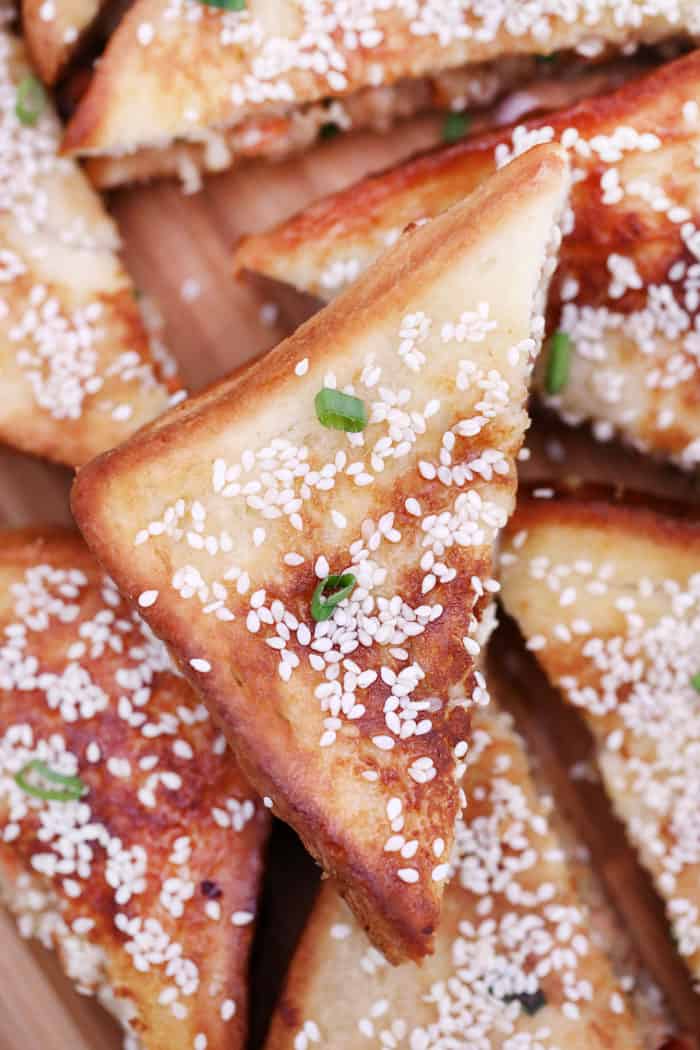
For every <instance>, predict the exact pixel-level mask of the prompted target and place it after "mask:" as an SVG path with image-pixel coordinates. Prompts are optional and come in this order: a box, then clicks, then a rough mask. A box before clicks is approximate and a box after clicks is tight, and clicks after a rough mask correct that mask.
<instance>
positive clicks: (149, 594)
mask: <svg viewBox="0 0 700 1050" xmlns="http://www.w3.org/2000/svg"><path fill="white" fill-rule="evenodd" d="M157 601H158V591H141V594H139V597H138V603H139V605H140V606H141V608H142V609H150V607H151V606H152V605H155V603H156V602H157Z"/></svg>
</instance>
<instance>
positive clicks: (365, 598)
mask: <svg viewBox="0 0 700 1050" xmlns="http://www.w3.org/2000/svg"><path fill="white" fill-rule="evenodd" d="M521 180H524V182H521ZM501 184H502V185H503V186H505V187H510V188H512V190H513V192H517V194H518V199H519V201H520V200H521V199H522V210H519V209H517V208H515V207H512V208H511V209H506V211H505V212H504V211H503V209H502V208H501V197H500V192H501V190H500V189H499V186H500V185H501ZM523 184H524V188H522V187H523ZM516 187H517V190H516ZM567 191H568V173H567V170H566V165H565V163H564V161H563V158H562V154H561V152H560V151H558V150H550V149H549V148H544V149H543V150H542V151H541V152H540V153H539V154H529V155H528V156H527V158H523V159H522V160H520V159H519V160H518V161H516V162H515V164H514V165H513V166H512V167H509V168H507V169H506V170H505V171H504V172H503V173H500V174H499V175H498V176H497V177H496V180H495V182H494V188H493V189H489V191H488V192H487V193H486V194H485V196H484V198H483V200H482V202H481V204H480V205H479V204H477V203H474V202H472V201H465V202H464V203H463V204H462V205H459V206H458V207H457V208H456V209H455V210H454V212H453V213H452V214H451V215H446V216H444V217H443V218H441V219H438V220H436V221H435V222H434V223H431V224H430V225H429V226H425V227H420V228H418V229H416V230H415V231H414V233H413V235H412V239H411V246H410V251H411V253H412V254H411V263H410V265H408V266H407V264H406V260H405V259H404V258H403V255H404V246H403V245H397V247H396V252H397V262H396V266H397V267H399V268H400V269H402V270H404V271H406V272H409V273H410V272H411V271H412V270H413V269H415V271H416V277H415V279H414V278H413V276H407V277H406V278H405V279H404V281H403V284H402V285H400V287H399V290H398V293H397V294H396V295H394V294H392V293H390V287H391V286H392V284H393V282H389V281H388V280H386V279H385V273H384V271H380V273H379V274H378V276H371V277H369V278H368V280H367V287H366V288H365V289H364V294H365V295H366V301H365V300H364V299H363V303H364V306H363V311H362V320H361V322H360V321H359V314H357V313H356V311H355V309H354V308H352V309H351V308H350V306H348V309H347V312H344V311H343V304H342V303H341V302H340V301H339V302H338V303H337V304H335V305H334V306H332V307H330V308H329V310H328V311H326V313H325V314H323V315H317V317H316V318H313V319H312V320H311V321H310V322H309V323H308V324H307V325H306V326H304V327H303V328H302V329H300V330H299V332H297V333H296V334H295V335H294V336H292V337H290V339H289V340H287V341H286V342H285V343H283V344H281V345H280V346H279V347H277V349H276V350H275V351H273V353H272V355H271V357H270V358H268V359H267V360H266V361H265V362H264V363H262V364H260V365H257V366H254V368H253V369H252V370H250V371H248V372H247V373H246V374H245V375H244V376H243V377H241V378H236V377H234V378H233V379H230V380H228V381H225V382H224V383H223V384H222V385H221V386H220V387H219V389H218V391H216V394H215V396H214V397H213V398H208V397H207V398H206V399H205V400H204V401H202V402H200V403H197V402H191V403H190V404H189V405H186V406H183V408H182V410H181V413H182V418H183V421H185V420H187V422H185V427H186V431H183V430H181V429H180V427H179V423H178V415H179V412H178V410H176V411H175V413H174V414H173V415H172V416H171V417H170V418H169V419H166V420H165V422H164V423H162V424H161V425H159V426H158V427H156V428H154V429H153V430H152V431H151V433H150V434H148V433H147V434H145V435H144V437H145V441H146V444H145V446H142V450H141V451H139V450H138V445H139V442H137V443H136V444H135V445H134V446H132V448H131V449H130V448H129V447H128V446H127V447H125V448H124V449H123V451H119V450H118V451H117V452H116V453H114V454H112V455H110V456H109V457H108V458H107V459H106V460H105V461H104V462H105V466H106V468H107V469H106V471H105V473H104V474H102V473H101V472H100V465H99V464H97V465H95V467H88V468H87V470H84V471H82V472H81V475H80V477H79V479H78V482H77V485H76V488H75V490H74V499H73V508H74V512H75V514H76V516H77V519H78V521H79V522H80V523H81V525H82V526H83V528H84V530H85V532H86V535H87V537H88V541H89V542H90V543H91V544H92V545H93V548H94V549H95V550H98V551H99V552H100V558H101V559H105V563H106V564H107V565H108V566H109V568H110V570H111V571H112V572H113V573H114V574H115V576H116V578H117V580H118V581H119V583H120V585H121V586H122V587H123V588H124V589H125V590H126V591H127V593H129V594H130V595H131V596H132V597H133V599H134V600H135V601H137V602H138V604H139V605H140V608H141V610H142V612H143V615H144V616H145V618H146V619H147V620H148V621H149V623H150V624H151V626H152V627H153V629H154V630H155V631H156V632H157V633H158V634H159V635H160V636H161V637H163V638H164V639H165V640H166V642H167V643H168V644H170V645H171V646H172V647H173V649H174V651H175V652H176V653H177V656H178V659H179V661H180V664H181V666H182V667H183V668H184V670H185V672H186V674H187V675H188V677H190V679H191V680H192V682H193V684H194V685H195V688H196V689H197V690H198V691H199V692H200V694H201V695H202V696H203V698H204V699H205V700H206V701H207V703H209V704H210V705H211V707H212V709H213V710H214V711H215V712H217V713H218V714H219V716H220V717H221V718H222V720H223V722H224V724H225V725H229V726H231V729H232V731H231V735H230V739H231V742H232V744H233V746H234V748H236V747H237V748H239V749H240V752H241V753H242V754H243V755H245V756H246V772H247V773H248V774H249V776H250V777H251V780H252V782H253V784H254V786H255V787H256V788H257V790H258V791H259V792H260V794H261V795H263V796H264V797H265V798H266V800H267V801H266V805H268V807H269V808H271V809H272V810H273V812H274V813H275V814H276V815H277V816H280V817H282V819H284V820H287V821H288V822H289V823H291V824H292V826H294V827H296V828H297V830H299V831H300V834H301V835H302V838H303V839H304V841H305V843H306V844H307V846H308V847H309V848H310V849H311V851H312V853H313V854H314V855H315V856H316V858H317V859H318V860H319V861H320V862H321V864H322V865H323V866H324V867H325V869H326V870H327V871H328V872H329V873H331V874H333V875H335V876H336V877H337V878H339V879H340V880H341V883H342V880H346V881H345V883H342V884H343V889H345V890H346V892H347V893H348V895H349V897H350V898H351V899H352V895H353V894H356V893H361V894H363V898H362V899H363V901H364V900H366V901H367V902H368V903H367V904H364V905H363V906H362V907H361V906H357V911H360V912H361V911H362V910H363V908H364V912H365V921H368V922H369V923H370V924H371V923H372V922H375V923H377V922H378V921H379V919H378V918H377V917H378V916H379V917H381V922H382V923H385V924H386V930H387V932H384V931H383V928H382V927H377V926H375V927H374V929H375V931H377V930H378V931H379V932H375V933H374V936H375V940H376V941H377V942H379V943H381V944H382V947H383V948H384V950H385V951H386V952H387V954H391V953H392V950H393V954H394V957H395V958H396V959H397V960H398V959H400V958H402V957H405V956H407V955H408V956H413V957H418V956H420V955H423V954H425V953H426V952H427V951H429V941H430V940H431V938H432V932H433V928H434V926H435V925H436V923H437V916H438V913H439V902H440V899H441V897H442V889H443V885H442V884H443V883H444V881H445V880H446V878H447V876H448V874H449V866H448V857H449V851H450V847H451V842H452V838H453V835H454V822H455V818H456V815H457V813H458V811H459V808H460V806H461V804H462V795H461V792H460V789H459V779H460V776H461V773H462V768H463V759H464V756H465V754H466V751H467V746H468V737H469V712H470V709H471V708H473V707H479V706H481V705H483V704H485V703H486V702H487V700H488V693H487V689H486V682H485V679H484V676H483V674H482V671H481V669H480V658H481V653H482V647H483V644H484V641H485V639H486V638H487V637H488V635H489V633H490V630H491V628H492V626H493V622H494V617H493V610H492V606H493V600H494V596H495V594H496V593H497V592H498V583H497V582H496V580H495V579H494V578H493V571H492V567H493V559H494V548H495V545H496V543H497V538H498V534H499V532H500V530H501V529H502V528H503V526H504V524H505V522H506V520H507V518H508V516H509V514H510V512H511V510H512V507H513V503H514V497H515V485H516V470H515V462H516V457H517V455H518V453H519V450H520V448H521V445H522V440H523V436H524V432H525V429H526V427H527V422H528V420H527V413H526V411H525V402H526V397H527V387H528V381H529V378H530V376H531V374H532V368H533V362H534V358H535V356H536V353H537V350H538V347H539V343H540V340H541V336H542V332H543V328H544V319H543V317H542V314H541V310H542V308H543V304H544V301H545V295H546V289H547V285H548V283H549V280H550V278H551V275H552V273H553V272H554V269H555V265H556V253H557V250H558V246H559V243H560V239H561V234H560V231H559V226H558V222H559V219H560V217H561V215H562V213H563V211H564V208H565V202H566V198H567ZM503 192H505V194H506V196H505V199H506V200H508V199H509V197H508V192H509V191H505V190H504V191H503ZM497 201H498V203H497ZM477 207H478V208H479V214H480V216H483V215H487V216H489V227H490V229H491V231H492V233H491V236H490V237H486V236H485V237H484V240H483V242H482V241H481V240H480V239H479V238H477V240H476V242H475V243H474V244H471V243H469V241H468V240H466V239H465V237H464V230H466V229H469V230H471V229H472V225H471V222H472V219H473V214H472V210H473V209H474V208H477ZM511 233H512V236H513V237H514V238H516V239H518V242H519V243H522V245H523V258H527V260H528V262H527V264H526V265H524V266H523V267H521V268H520V269H518V270H517V271H515V272H514V273H513V275H512V277H513V281H512V285H511V290H510V291H509V292H508V293H507V294H504V293H503V288H502V269H501V268H500V263H496V262H495V261H494V260H495V259H497V258H498V254H497V252H496V250H495V248H494V244H496V243H500V244H503V243H506V242H507V243H508V245H509V246H510V245H511V240H510V234H511ZM399 257H400V261H399ZM477 260H479V261H477ZM392 265H393V264H392V262H391V260H389V261H388V262H387V263H386V267H387V269H386V277H388V276H389V274H393V270H392ZM465 287H468V288H469V290H470V291H469V296H468V297H466V298H465V297H464V295H463V291H462V290H463V289H464V288H465ZM349 302H350V303H351V302H352V300H349ZM369 303H373V304H374V305H373V307H372V309H370V308H369V305H368V304H369ZM336 307H337V309H336ZM321 349H323V352H321ZM261 391H262V393H261ZM319 396H320V397H321V399H322V401H326V400H328V398H329V397H330V398H331V400H333V399H335V400H337V399H338V398H340V399H341V402H342V399H349V400H350V402H351V403H357V404H358V405H360V406H361V407H362V412H363V418H364V422H363V425H362V427H361V428H360V429H358V430H350V429H346V428H344V427H341V428H336V427H334V426H333V425H327V424H326V423H325V422H324V421H323V419H322V412H321V410H320V409H319V408H318V398H319ZM183 433H184V434H186V437H185V444H184V446H183V445H182V444H181V442H180V438H179V435H180V434H183ZM171 438H173V439H174V440H171ZM151 439H153V440H155V442H156V444H157V450H156V447H155V445H152V444H151ZM133 449H136V456H135V458H132V454H133V453H132V450H133ZM185 462H186V463H187V468H186V470H184V469H183V463H185ZM95 470H97V473H95V472H94V471H95ZM146 477H148V481H147V482H146ZM127 479H128V480H127ZM125 485H126V487H127V488H128V490H129V493H130V495H129V501H130V507H131V508H132V509H133V513H130V514H129V520H128V525H129V531H128V532H127V531H125V530H124V529H123V527H122V526H121V525H120V527H119V535H118V536H117V535H116V534H115V533H114V532H113V528H114V522H115V518H114V512H115V509H116V508H118V507H120V506H123V502H122V500H123V499H124V494H125V492H126V488H125V487H124V486H125ZM137 493H138V495H137ZM108 537H109V538H108ZM347 580H349V581H350V585H349V589H348V591H347V592H346V593H344V594H343V595H339V596H338V598H337V600H335V601H334V602H333V604H332V606H331V607H330V608H329V609H328V612H327V614H324V615H319V613H318V608H317V607H316V603H317V600H318V595H319V593H320V594H322V593H323V589H324V588H325V587H326V584H327V583H328V581H343V583H344V582H345V581H347ZM322 612H323V610H322ZM262 683H264V686H263V685H262ZM234 726H235V732H234V731H233V727H234ZM282 741H286V743H285V744H284V746H283V747H282V746H281V742H282ZM291 767H294V770H295V772H294V775H293V776H292V775H291ZM291 781H293V782H291ZM298 800H299V801H298ZM301 800H303V802H302V801H301ZM310 809H311V810H313V815H312V816H310V815H309V813H310ZM356 813H362V819H361V820H357V819H356V817H355V815H354V814H356ZM341 853H342V855H341V858H340V859H338V857H339V854H341ZM351 856H352V857H357V858H361V859H358V861H357V863H353V862H351V861H350V860H349V859H348V860H346V859H345V858H346V857H348V858H349V857H351ZM348 869H352V870H351V872H350V871H349V870H348ZM365 873H366V874H365ZM380 902H381V903H380ZM399 913H402V914H403V915H406V916H407V920H406V927H408V929H409V930H410V934H409V935H407V933H406V932H405V929H404V930H403V931H401V932H399V931H400V926H399V922H398V921H397V919H396V917H395V915H398V914H399ZM367 915H369V919H367ZM419 915H422V916H423V917H421V918H418V916H419ZM389 930H390V931H391V932H389ZM414 931H415V932H414ZM399 938H403V940H399ZM410 938H413V940H410Z"/></svg>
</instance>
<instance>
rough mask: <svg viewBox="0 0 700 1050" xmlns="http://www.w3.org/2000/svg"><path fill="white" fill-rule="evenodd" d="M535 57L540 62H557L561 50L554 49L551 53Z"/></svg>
mask: <svg viewBox="0 0 700 1050" xmlns="http://www.w3.org/2000/svg"><path fill="white" fill-rule="evenodd" d="M535 58H536V59H537V61H538V62H543V63H547V62H556V61H557V60H558V58H559V52H558V51H552V52H551V54H549V55H536V56H535Z"/></svg>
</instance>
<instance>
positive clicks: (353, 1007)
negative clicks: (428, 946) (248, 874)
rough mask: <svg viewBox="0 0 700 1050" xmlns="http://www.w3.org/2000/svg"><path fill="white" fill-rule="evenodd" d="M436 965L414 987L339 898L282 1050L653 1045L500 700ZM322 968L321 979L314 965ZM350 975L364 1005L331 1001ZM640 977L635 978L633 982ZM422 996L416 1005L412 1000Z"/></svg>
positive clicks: (322, 909) (311, 932)
mask: <svg viewBox="0 0 700 1050" xmlns="http://www.w3.org/2000/svg"><path fill="white" fill-rule="evenodd" d="M465 765H466V771H465V776H464V788H465V792H466V793H467V795H468V797H469V804H468V807H467V809H466V810H465V813H464V815H463V816H462V817H461V818H460V821H459V824H458V829H457V836H456V840H455V846H454V850H453V854H452V858H451V868H452V882H451V883H450V886H449V888H448V890H447V893H446V898H445V905H444V918H443V924H442V927H441V930H440V933H439V937H438V942H437V946H436V954H435V956H434V957H432V958H430V959H429V960H427V961H426V962H425V963H424V964H423V965H422V967H421V969H420V971H414V972H413V973H412V974H411V979H410V982H409V981H407V980H406V975H405V974H404V973H403V972H402V971H396V970H392V969H391V968H390V967H388V966H387V963H386V960H385V959H384V957H383V956H382V955H381V953H379V952H377V951H376V949H374V948H372V947H370V946H369V945H368V942H367V940H366V938H365V936H364V934H363V933H362V931H361V930H360V928H359V926H358V925H357V923H356V922H355V921H354V919H353V917H352V915H351V914H350V913H349V912H348V910H347V909H346V908H345V906H344V905H343V904H342V903H341V902H340V901H339V900H337V899H336V898H335V897H334V895H333V894H332V893H329V892H326V894H325V896H324V895H322V897H321V900H320V901H319V903H318V904H317V905H316V909H315V911H314V913H313V915H312V917H311V920H310V923H309V926H308V927H307V932H306V934H305V939H304V940H303V941H302V944H301V946H300V950H299V954H298V956H297V959H296V960H295V962H293V964H292V969H291V972H290V975H289V978H288V983H287V988H286V990H285V993H284V996H283V1007H282V1009H280V1011H279V1012H278V1014H277V1015H276V1017H275V1019H274V1021H273V1026H272V1032H271V1037H270V1046H271V1047H274V1048H276V1047H278V1046H280V1047H281V1046H285V1047H286V1046H289V1047H291V1046H293V1047H294V1050H313V1048H314V1047H316V1046H318V1047H323V1046H333V1047H336V1048H337V1050H343V1048H345V1047H353V1046H366V1047H368V1048H372V1047H377V1048H382V1050H392V1048H404V1047H405V1048H407V1050H408V1048H410V1050H448V1048H451V1047H454V1048H456V1047H465V1046H469V1047H470V1048H473V1050H492V1048H493V1047H496V1046H497V1047H500V1048H502V1050H564V1048H568V1050H576V1048H579V1047H581V1048H584V1047H585V1048H587V1050H594V1048H597V1047H602V1046H605V1047H615V1048H616V1047H619V1048H621V1050H622V1048H625V1050H632V1048H633V1047H641V1046H642V1045H643V1044H642V1043H640V1042H639V1039H638V1036H637V1034H636V1032H635V1027H634V1024H633V1021H632V1019H631V1016H630V1012H629V1009H628V1006H627V1004H626V1001H625V993H624V991H623V984H625V985H627V986H629V980H625V981H624V982H622V981H618V979H617V978H616V977H615V976H614V975H613V972H612V971H611V969H610V966H609V964H608V961H607V959H606V956H605V955H604V954H603V951H602V949H601V939H602V943H603V944H605V942H606V940H607V939H608V937H609V935H608V937H605V936H602V934H601V928H600V924H599V923H598V924H597V922H596V917H595V915H592V914H591V913H590V912H589V911H588V909H587V907H586V905H585V904H584V903H583V902H582V900H581V898H580V897H579V895H578V893H577V889H576V888H575V883H574V880H573V878H572V870H571V867H570V865H569V861H568V858H567V856H566V855H565V851H564V849H563V848H562V844H561V842H560V841H559V839H558V837H557V835H556V834H555V832H554V831H553V829H552V826H551V823H550V812H551V809H552V806H553V803H552V799H551V797H550V796H548V795H545V794H538V793H537V791H536V789H535V786H534V784H533V782H532V779H531V777H530V773H529V769H528V760H527V755H526V750H525V745H524V743H523V741H522V740H521V739H520V737H518V736H517V734H516V733H514V731H513V729H512V725H511V723H510V720H509V718H508V716H506V715H505V714H504V713H503V712H502V711H500V710H499V708H498V707H497V702H496V700H495V699H494V700H493V701H492V705H491V707H490V708H489V709H486V710H485V709H480V710H479V711H478V712H477V713H476V714H475V731H474V740H473V745H472V747H471V748H470V750H469V753H468V757H467V760H466V763H465ZM308 953H312V954H313V956H315V957H316V958H318V959H319V963H318V965H317V967H316V968H315V969H314V970H313V973H312V975H311V976H309V975H308V973H307V967H308V958H309V954H308ZM337 973H340V974H341V975H342V977H341V981H342V982H345V983H351V984H352V987H353V995H352V997H348V998H347V999H341V1001H340V1002H338V1001H333V1002H332V1003H331V1002H329V1000H328V997H327V996H326V995H324V992H323V989H324V987H327V985H328V982H332V981H333V980H334V977H333V975H334V974H337ZM626 976H627V977H628V978H629V977H630V975H626ZM408 987H410V988H411V992H412V994H411V995H410V996H409V997H407V996H406V994H405V993H406V990H407V988H408Z"/></svg>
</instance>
